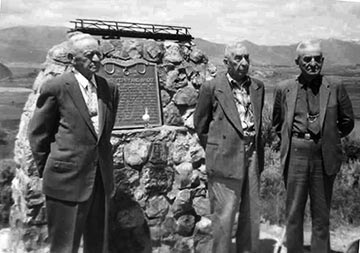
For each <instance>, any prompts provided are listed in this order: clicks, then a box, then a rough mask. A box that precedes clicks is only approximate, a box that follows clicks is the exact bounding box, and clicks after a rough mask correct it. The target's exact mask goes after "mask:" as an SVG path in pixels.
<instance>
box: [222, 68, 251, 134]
mask: <svg viewBox="0 0 360 253" xmlns="http://www.w3.org/2000/svg"><path fill="white" fill-rule="evenodd" d="M226 77H227V78H228V80H229V83H230V86H231V89H232V92H233V95H234V100H235V105H236V109H237V111H238V113H239V117H240V122H241V126H242V128H243V130H244V134H245V135H246V136H249V135H255V124H254V112H253V109H252V106H251V101H250V94H249V85H250V79H249V78H247V79H246V80H245V81H244V82H242V83H240V84H239V83H238V82H237V81H236V80H234V79H233V78H232V77H231V76H230V75H229V73H228V74H226Z"/></svg>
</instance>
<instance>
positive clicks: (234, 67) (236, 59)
mask: <svg viewBox="0 0 360 253" xmlns="http://www.w3.org/2000/svg"><path fill="white" fill-rule="evenodd" d="M224 63H225V65H226V66H227V68H228V73H229V75H230V76H231V77H232V78H234V79H235V80H237V81H240V80H242V79H243V78H244V77H245V76H246V75H247V73H248V71H249V64H250V60H249V53H248V51H247V50H246V48H245V47H238V48H234V49H233V50H232V51H231V53H230V54H229V56H227V57H225V59H224Z"/></svg>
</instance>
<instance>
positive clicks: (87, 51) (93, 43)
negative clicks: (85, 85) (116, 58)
mask: <svg viewBox="0 0 360 253" xmlns="http://www.w3.org/2000/svg"><path fill="white" fill-rule="evenodd" d="M101 58H102V55H101V53H100V48H99V45H98V42H97V40H95V39H92V38H85V39H82V40H79V41H77V42H75V44H74V55H73V59H72V65H73V66H74V68H75V69H76V70H77V71H79V72H80V73H81V74H82V75H83V76H85V77H86V78H88V79H90V78H91V77H92V75H93V74H94V73H96V72H97V71H99V69H100V60H101Z"/></svg>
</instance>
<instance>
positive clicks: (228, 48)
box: [224, 41, 247, 58]
mask: <svg viewBox="0 0 360 253" xmlns="http://www.w3.org/2000/svg"><path fill="white" fill-rule="evenodd" d="M237 48H241V49H245V51H247V49H246V47H245V45H244V44H243V43H242V42H239V41H237V42H233V43H231V44H227V45H226V47H225V53H224V56H225V58H228V57H230V56H231V54H232V53H233V52H234V51H235V49H237Z"/></svg>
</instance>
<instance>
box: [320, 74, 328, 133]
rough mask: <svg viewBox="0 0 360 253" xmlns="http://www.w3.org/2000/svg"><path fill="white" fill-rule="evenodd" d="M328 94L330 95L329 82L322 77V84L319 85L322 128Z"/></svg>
mask: <svg viewBox="0 0 360 253" xmlns="http://www.w3.org/2000/svg"><path fill="white" fill-rule="evenodd" d="M329 95H330V84H329V82H328V81H327V80H326V79H325V78H323V81H322V84H321V86H320V116H319V117H320V127H321V129H322V126H323V123H324V119H325V114H326V108H327V104H328V101H329Z"/></svg>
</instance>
